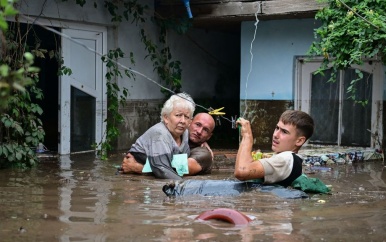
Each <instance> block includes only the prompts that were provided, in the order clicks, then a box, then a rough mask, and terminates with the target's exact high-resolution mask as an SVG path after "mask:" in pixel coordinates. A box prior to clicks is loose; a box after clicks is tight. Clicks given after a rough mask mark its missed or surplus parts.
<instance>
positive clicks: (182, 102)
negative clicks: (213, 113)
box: [161, 92, 196, 121]
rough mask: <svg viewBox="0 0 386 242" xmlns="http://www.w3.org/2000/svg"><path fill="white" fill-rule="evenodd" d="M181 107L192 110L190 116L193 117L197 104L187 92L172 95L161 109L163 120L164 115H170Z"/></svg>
mask: <svg viewBox="0 0 386 242" xmlns="http://www.w3.org/2000/svg"><path fill="white" fill-rule="evenodd" d="M176 107H179V108H186V109H188V110H189V111H190V118H193V113H194V110H195V109H196V104H195V103H194V101H193V99H192V98H191V97H190V95H189V94H187V93H184V92H182V93H177V94H174V95H172V96H171V97H170V98H169V99H168V100H167V101H166V102H165V103H164V106H163V107H162V110H161V121H163V117H164V116H169V115H170V114H171V113H172V112H173V109H174V108H176Z"/></svg>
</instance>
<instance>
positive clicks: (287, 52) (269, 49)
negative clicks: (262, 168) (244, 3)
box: [240, 19, 318, 150]
mask: <svg viewBox="0 0 386 242" xmlns="http://www.w3.org/2000/svg"><path fill="white" fill-rule="evenodd" d="M317 27H318V24H317V22H316V21H315V20H314V19H291V20H290V19H288V20H287V19H286V20H271V21H259V22H258V24H257V25H255V21H249V22H243V23H242V25H241V70H240V99H241V100H240V112H241V114H240V116H243V117H244V118H246V119H249V120H250V121H251V124H252V131H253V134H254V137H255V139H254V148H255V149H257V148H259V149H262V150H270V147H271V142H272V132H273V130H274V128H275V126H276V124H277V121H278V119H279V117H280V115H281V113H282V112H284V111H285V110H287V109H293V107H294V81H293V80H294V57H295V56H298V55H305V54H306V53H307V51H308V48H309V46H310V45H311V43H312V41H313V39H314V32H313V30H314V29H315V28H317ZM255 30H256V35H255V39H254V33H255ZM253 39H254V40H253ZM251 43H252V49H251ZM251 52H252V55H251ZM251 61H252V62H251ZM245 110H246V111H245Z"/></svg>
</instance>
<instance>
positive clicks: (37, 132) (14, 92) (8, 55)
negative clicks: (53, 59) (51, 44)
mask: <svg viewBox="0 0 386 242" xmlns="http://www.w3.org/2000/svg"><path fill="white" fill-rule="evenodd" d="M3 2H4V1H1V3H3ZM8 25H10V26H8ZM18 30H19V23H18V22H14V23H11V24H8V23H7V26H6V29H3V32H2V40H3V41H4V42H3V43H2V44H3V45H2V54H1V59H0V75H1V95H2V104H4V106H2V111H3V112H2V113H1V114H0V167H8V166H13V167H20V168H26V167H30V166H33V165H35V164H36V162H37V161H38V158H37V156H36V153H35V149H36V147H37V146H38V144H39V143H40V142H42V141H43V139H44V135H45V132H44V130H43V127H42V121H41V120H40V118H39V117H40V115H41V114H42V113H43V110H42V109H41V107H40V106H39V105H38V104H36V103H34V101H33V100H40V99H42V98H43V93H42V91H41V89H39V88H37V87H36V83H37V82H38V81H39V76H38V72H39V69H38V68H36V67H33V63H34V56H44V53H46V50H43V49H39V46H38V45H36V46H35V48H33V49H30V47H29V46H28V44H27V43H26V39H27V38H26V35H24V34H21V33H20V31H18ZM12 87H13V88H12ZM3 98H4V99H3Z"/></svg>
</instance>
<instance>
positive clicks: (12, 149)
mask: <svg viewBox="0 0 386 242" xmlns="http://www.w3.org/2000/svg"><path fill="white" fill-rule="evenodd" d="M62 1H63V2H64V1H67V0H62ZM74 1H75V3H76V4H78V5H80V6H83V5H84V4H86V0H74ZM13 4H14V1H11V0H7V1H0V13H1V14H0V28H1V30H2V33H1V35H2V40H3V41H2V46H3V47H2V48H3V49H2V50H3V51H2V57H1V60H0V75H1V80H0V97H1V99H0V110H2V111H4V112H2V114H1V115H0V166H9V165H14V166H18V167H29V166H33V165H34V164H36V162H38V158H37V156H36V152H35V149H36V147H37V146H38V145H39V143H41V142H42V141H43V140H44V135H45V132H44V129H43V127H42V121H41V120H40V118H39V117H40V115H41V114H42V112H43V110H42V109H41V107H40V106H39V105H37V104H36V103H34V102H35V100H41V99H43V93H42V91H41V90H40V89H39V88H37V82H38V81H39V76H38V72H39V70H38V69H37V68H35V67H33V60H34V58H57V59H58V63H59V65H60V66H59V68H58V75H71V69H69V68H67V67H66V66H64V65H63V60H62V59H61V57H60V56H59V55H57V54H53V52H52V51H47V50H44V49H41V48H39V45H36V46H33V47H30V46H28V44H27V42H26V38H27V36H28V34H26V33H24V35H21V33H20V27H19V26H18V22H17V21H16V22H14V23H15V26H14V27H15V28H14V29H13V30H14V31H13V30H12V31H7V29H8V23H7V21H6V20H5V19H6V17H8V16H12V15H16V14H17V11H16V10H15V8H14V6H13ZM94 7H95V8H96V7H98V6H97V4H96V1H94ZM103 7H105V8H106V9H107V10H108V12H109V13H110V15H111V16H112V18H111V21H112V22H117V23H119V22H123V21H130V22H131V23H134V24H136V25H137V26H138V25H139V24H140V23H144V22H146V21H150V20H154V21H156V23H158V24H159V30H160V32H159V38H158V40H157V41H154V40H152V39H151V38H150V37H149V36H148V34H147V33H146V31H145V30H144V29H140V32H139V33H138V34H139V35H140V37H141V41H142V43H143V44H144V48H145V50H147V52H148V55H147V56H146V58H149V59H150V60H151V61H152V63H153V68H154V71H156V73H157V74H158V76H159V78H160V80H161V81H162V82H164V85H165V86H166V87H167V88H169V89H170V90H173V91H176V92H177V91H179V90H180V88H181V72H182V70H181V63H180V62H179V61H178V60H174V59H173V58H172V54H171V51H170V48H169V47H168V46H167V29H168V28H169V29H170V28H171V27H175V30H176V31H177V32H180V33H181V32H183V31H186V30H187V29H188V28H189V24H178V25H177V24H176V23H177V22H174V23H173V21H170V20H162V19H153V18H152V19H149V18H147V17H146V11H147V10H148V7H147V6H146V5H142V4H139V3H138V1H137V0H130V1H116V0H115V1H104V6H103ZM16 20H17V18H16ZM129 55H130V60H131V63H132V64H135V61H134V55H133V53H130V54H129ZM125 56H126V54H125V53H123V52H122V50H121V49H120V48H117V49H115V50H110V51H109V52H108V53H107V54H106V55H105V56H103V57H102V60H103V62H104V63H105V64H106V67H107V73H106V80H107V84H106V85H107V96H108V113H109V115H108V119H106V120H104V121H105V122H106V127H107V128H106V133H105V136H104V138H105V139H104V141H103V142H100V143H99V144H95V148H96V149H98V150H100V154H101V157H102V158H103V159H106V158H107V152H108V151H110V150H112V149H113V147H112V142H113V141H114V140H115V139H116V138H117V137H118V135H119V130H118V126H119V125H120V124H121V123H122V122H123V117H122V115H121V114H120V113H119V107H120V106H123V105H124V104H125V102H126V98H127V96H128V95H129V91H128V90H127V89H126V88H120V87H119V85H118V84H117V80H118V79H119V78H123V75H125V76H126V77H128V78H129V79H132V80H135V75H134V74H133V73H132V72H130V70H125V71H124V72H121V70H120V69H119V68H118V65H117V62H118V61H119V59H120V58H124V57H125ZM162 91H163V90H162ZM165 95H170V93H166V92H165Z"/></svg>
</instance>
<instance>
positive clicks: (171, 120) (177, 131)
mask: <svg viewBox="0 0 386 242" xmlns="http://www.w3.org/2000/svg"><path fill="white" fill-rule="evenodd" d="M163 120H164V123H165V125H166V127H167V128H168V130H169V131H170V133H172V136H173V137H174V138H175V139H177V138H179V137H180V136H181V135H182V134H183V133H184V132H185V130H186V129H187V128H188V127H189V125H190V123H191V122H192V117H191V116H190V111H189V109H186V108H180V107H176V108H174V109H173V111H172V112H171V113H170V114H169V116H164V117H163Z"/></svg>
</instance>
